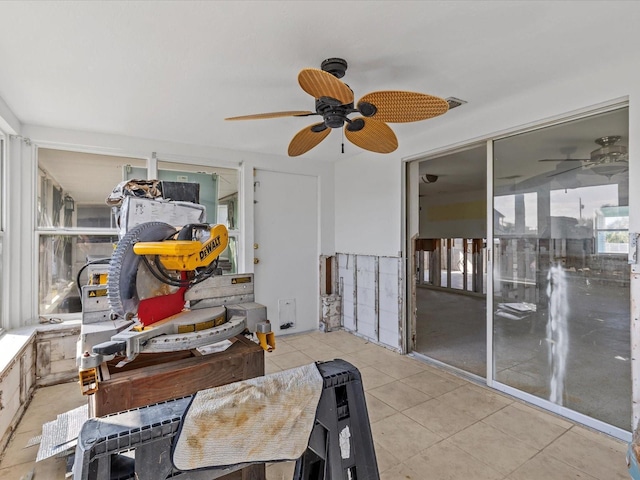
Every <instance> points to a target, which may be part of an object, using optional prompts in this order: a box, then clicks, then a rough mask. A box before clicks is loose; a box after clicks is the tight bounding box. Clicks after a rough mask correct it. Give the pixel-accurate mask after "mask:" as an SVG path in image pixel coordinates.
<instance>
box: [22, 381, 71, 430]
mask: <svg viewBox="0 0 640 480" xmlns="http://www.w3.org/2000/svg"><path fill="white" fill-rule="evenodd" d="M47 388H49V387H47ZM50 402H51V403H55V400H50ZM66 411H68V410H62V409H59V408H58V406H57V405H56V406H55V407H52V405H51V404H50V405H40V406H38V407H32V406H31V405H29V407H27V411H26V412H25V415H24V416H23V417H22V418H23V419H27V421H26V422H25V424H24V425H22V420H21V421H20V424H19V425H18V429H17V430H18V431H20V432H31V436H32V437H34V436H36V435H40V432H42V425H43V424H44V423H47V422H51V421H53V420H55V419H56V418H57V417H58V415H59V414H60V413H64V412H66Z"/></svg>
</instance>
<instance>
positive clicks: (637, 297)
mask: <svg viewBox="0 0 640 480" xmlns="http://www.w3.org/2000/svg"><path fill="white" fill-rule="evenodd" d="M624 107H629V102H628V101H627V100H625V101H615V102H611V103H610V104H609V105H604V106H601V107H600V108H592V109H585V110H583V111H581V112H579V113H576V114H574V115H566V116H564V117H559V118H557V119H554V120H552V121H547V122H541V123H539V124H537V125H532V126H530V127H528V128H520V129H515V130H513V131H509V132H508V133H504V134H502V135H499V136H498V135H496V136H494V137H491V138H487V140H486V144H487V149H486V150H487V286H486V290H487V321H486V324H487V376H486V382H487V386H489V387H491V388H494V389H496V390H498V391H501V392H503V393H506V394H508V395H511V396H513V397H515V398H518V399H521V400H524V401H526V402H528V403H530V404H533V405H536V406H538V407H541V408H543V409H545V410H548V411H551V412H553V413H556V414H558V415H561V416H563V417H565V418H567V419H569V420H573V421H575V422H578V423H581V424H583V425H586V426H587V427H590V428H593V429H595V430H599V431H601V432H604V433H606V434H608V435H611V436H613V437H616V438H619V439H621V440H623V441H625V442H629V441H631V432H628V431H625V430H623V429H621V428H618V427H616V426H613V425H609V424H607V423H605V422H602V421H600V420H597V419H595V418H592V417H589V416H587V415H585V414H582V413H579V412H577V411H575V410H572V409H569V408H567V407H563V406H560V405H557V404H555V403H552V402H550V401H548V400H545V399H543V398H541V397H537V396H535V395H532V394H529V393H527V392H524V391H522V390H518V389H516V388H514V387H511V386H509V385H506V384H503V383H500V382H498V381H497V380H496V379H495V376H496V372H495V361H494V348H493V340H494V338H493V336H494V331H493V330H494V323H493V314H494V309H495V306H494V300H495V298H494V285H493V284H494V278H493V276H494V260H495V245H494V234H493V233H494V232H493V228H494V225H493V209H494V184H493V178H494V174H493V156H494V152H493V145H494V142H495V141H497V140H501V139H505V138H508V137H512V136H515V135H519V134H522V133H528V132H532V131H535V130H540V129H542V128H546V127H550V126H554V125H561V124H563V123H566V122H569V121H572V120H578V119H581V118H586V117H590V116H594V115H598V114H601V113H606V112H609V111H613V110H617V109H620V108H624ZM631 111H632V110H631V109H629V116H630V123H631V124H633V122H631ZM632 130H633V129H632V127H631V126H630V131H632ZM629 143H630V152H633V149H632V148H631V140H630V141H629ZM630 156H631V154H630ZM636 163H637V162H636ZM632 165H635V163H634V162H629V183H630V185H632V184H633V183H632V182H633V178H634V175H635V173H634V171H635V169H634V167H633V166H632ZM636 168H637V166H636ZM629 190H630V191H629V207H630V208H629V228H630V230H629V232H630V235H637V234H632V233H631V232H633V231H634V230H635V231H636V232H637V231H638V229H637V228H636V229H634V228H633V226H634V225H638V224H640V205H639V203H640V202H639V200H640V196H638V195H633V190H634V189H631V188H630V189H629ZM630 256H631V255H630ZM636 261H640V258H638V259H637V260H636ZM630 263H631V262H630ZM634 277H635V281H634ZM630 295H631V319H630V320H631V348H632V351H631V358H632V359H635V360H632V364H631V374H632V392H633V395H632V397H633V398H632V405H633V420H632V422H633V423H632V424H633V425H634V428H635V426H637V424H638V418H639V417H640V404H639V403H638V401H640V391H639V389H640V378H639V374H640V370H639V369H640V359H639V358H638V357H639V354H640V332H638V333H636V331H637V330H639V329H640V320H636V321H635V322H634V321H633V319H638V314H639V313H640V308H639V305H638V304H639V303H640V265H638V264H637V263H636V264H632V269H631V282H630Z"/></svg>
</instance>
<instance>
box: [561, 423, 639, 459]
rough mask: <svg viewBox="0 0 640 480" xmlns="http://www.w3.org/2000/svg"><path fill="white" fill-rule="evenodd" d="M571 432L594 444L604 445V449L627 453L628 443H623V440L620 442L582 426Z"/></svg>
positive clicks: (574, 428) (575, 427) (577, 426)
mask: <svg viewBox="0 0 640 480" xmlns="http://www.w3.org/2000/svg"><path fill="white" fill-rule="evenodd" d="M571 431H572V432H573V433H577V434H578V435H582V436H584V437H586V438H588V439H589V440H591V441H593V442H594V443H597V444H600V445H602V446H603V447H604V448H609V449H612V450H614V451H617V452H619V453H624V454H626V453H627V443H626V442H623V441H622V440H618V439H616V438H613V437H610V436H609V435H606V434H604V433H601V432H596V431H594V430H591V429H588V428H586V427H581V426H580V425H576V426H574V427H573V428H572V429H571Z"/></svg>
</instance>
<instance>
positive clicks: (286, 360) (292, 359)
mask: <svg viewBox="0 0 640 480" xmlns="http://www.w3.org/2000/svg"><path fill="white" fill-rule="evenodd" d="M272 362H273V363H275V365H276V366H277V367H280V368H281V369H282V370H288V369H290V368H295V367H300V366H302V365H308V364H310V363H314V362H313V359H312V358H311V357H309V356H307V355H305V354H304V353H302V352H291V353H285V354H283V355H280V356H279V357H274V358H273V360H272Z"/></svg>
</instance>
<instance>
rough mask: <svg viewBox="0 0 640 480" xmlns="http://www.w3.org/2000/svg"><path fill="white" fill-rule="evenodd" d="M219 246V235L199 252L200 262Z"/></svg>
mask: <svg viewBox="0 0 640 480" xmlns="http://www.w3.org/2000/svg"><path fill="white" fill-rule="evenodd" d="M219 246H220V235H218V236H217V237H216V238H214V239H213V240H211V241H210V242H209V243H207V244H206V245H205V246H204V248H203V249H202V250H200V260H204V259H205V258H207V257H208V256H209V255H210V254H211V252H212V251H213V250H214V249H216V248H218V247H219Z"/></svg>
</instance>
